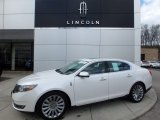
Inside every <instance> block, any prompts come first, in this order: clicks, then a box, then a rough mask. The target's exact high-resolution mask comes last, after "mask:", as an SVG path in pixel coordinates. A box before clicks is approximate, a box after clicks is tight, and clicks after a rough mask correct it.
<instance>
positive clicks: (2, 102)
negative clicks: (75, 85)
mask: <svg viewBox="0 0 160 120" xmlns="http://www.w3.org/2000/svg"><path fill="white" fill-rule="evenodd" d="M28 74H31V72H4V74H3V75H2V78H1V79H0V119H3V120H42V119H41V118H40V117H39V116H37V115H36V114H34V113H22V112H18V111H16V110H14V109H13V108H12V106H11V97H10V92H11V90H12V89H13V87H14V85H15V83H16V81H17V80H18V79H20V78H22V77H24V76H26V75H28ZM159 78H160V71H153V79H154V80H153V87H154V88H155V89H156V91H157V90H159V93H158V94H159V96H160V89H159V88H158V87H159V84H160V82H159ZM156 100H157V97H156V95H155V92H154V90H153V89H152V90H151V91H149V93H147V95H146V96H145V98H144V100H143V101H142V102H141V103H138V104H135V103H131V102H129V101H128V100H126V99H124V98H120V99H115V100H110V101H107V102H106V101H105V102H100V103H96V104H92V105H86V106H82V107H74V108H71V110H69V111H68V112H67V113H66V115H65V116H64V118H63V120H75V119H78V120H129V119H135V118H137V117H138V116H141V115H142V114H144V113H145V112H146V111H148V110H150V108H151V107H152V106H153V105H154V104H155V102H156ZM159 107H160V103H159V101H158V103H157V104H156V106H155V107H154V108H153V109H152V110H151V111H150V112H148V113H146V114H145V115H144V116H142V117H139V118H138V120H150V119H153V118H154V120H156V119H155V118H157V120H159V119H160V115H159V114H160V112H158V110H159V109H158V108H159ZM155 111H156V112H155ZM159 111H160V110H159ZM154 115H155V116H156V117H154ZM148 116H149V117H150V119H148ZM157 116H159V117H157Z"/></svg>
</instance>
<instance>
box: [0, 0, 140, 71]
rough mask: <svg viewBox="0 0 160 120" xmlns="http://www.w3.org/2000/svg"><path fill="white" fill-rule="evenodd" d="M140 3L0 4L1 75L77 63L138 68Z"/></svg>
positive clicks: (41, 0)
mask: <svg viewBox="0 0 160 120" xmlns="http://www.w3.org/2000/svg"><path fill="white" fill-rule="evenodd" d="M140 33H141V26H140V0H0V52H1V53H3V54H4V63H5V69H10V70H23V69H25V67H26V63H27V62H29V63H30V64H32V63H33V70H34V71H35V72H38V71H43V70H48V69H53V68H58V67H61V66H64V65H66V64H68V63H70V62H72V61H75V60H77V59H81V58H119V59H125V60H129V61H131V62H134V63H136V64H139V63H140V47H141V42H140Z"/></svg>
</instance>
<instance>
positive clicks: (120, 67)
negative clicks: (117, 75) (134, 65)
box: [109, 61, 130, 72]
mask: <svg viewBox="0 0 160 120" xmlns="http://www.w3.org/2000/svg"><path fill="white" fill-rule="evenodd" d="M109 69H110V72H118V71H126V70H130V65H128V64H127V63H124V62H120V61H110V62H109Z"/></svg>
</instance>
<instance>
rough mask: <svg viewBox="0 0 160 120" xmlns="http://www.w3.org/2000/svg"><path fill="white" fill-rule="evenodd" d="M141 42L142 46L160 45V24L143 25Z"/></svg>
mask: <svg viewBox="0 0 160 120" xmlns="http://www.w3.org/2000/svg"><path fill="white" fill-rule="evenodd" d="M141 44H142V46H160V25H152V26H148V25H142V27H141Z"/></svg>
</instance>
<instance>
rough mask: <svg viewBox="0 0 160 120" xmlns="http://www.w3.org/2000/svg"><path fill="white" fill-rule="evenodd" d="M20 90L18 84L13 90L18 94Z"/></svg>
mask: <svg viewBox="0 0 160 120" xmlns="http://www.w3.org/2000/svg"><path fill="white" fill-rule="evenodd" d="M18 90H19V85H17V84H16V86H15V87H14V89H13V93H17V92H18Z"/></svg>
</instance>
